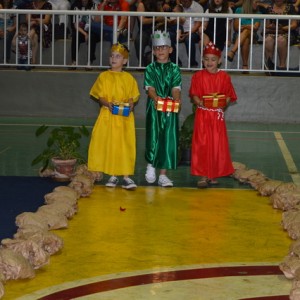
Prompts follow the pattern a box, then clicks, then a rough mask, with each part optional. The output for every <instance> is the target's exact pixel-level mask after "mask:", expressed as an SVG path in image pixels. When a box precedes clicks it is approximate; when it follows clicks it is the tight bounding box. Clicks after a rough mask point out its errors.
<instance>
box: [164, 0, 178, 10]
mask: <svg viewBox="0 0 300 300" xmlns="http://www.w3.org/2000/svg"><path fill="white" fill-rule="evenodd" d="M178 4H180V1H179V0H165V1H163V3H162V10H163V11H165V12H171V11H173V9H174V8H175V6H176V5H178Z"/></svg>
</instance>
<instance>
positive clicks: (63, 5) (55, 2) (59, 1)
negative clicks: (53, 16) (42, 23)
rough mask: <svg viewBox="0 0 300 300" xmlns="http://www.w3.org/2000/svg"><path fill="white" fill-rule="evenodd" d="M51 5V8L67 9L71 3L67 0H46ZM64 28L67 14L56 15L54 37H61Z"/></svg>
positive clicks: (66, 24) (66, 23) (66, 25)
mask: <svg viewBox="0 0 300 300" xmlns="http://www.w3.org/2000/svg"><path fill="white" fill-rule="evenodd" d="M48 2H49V3H51V5H52V9H53V10H69V9H70V8H71V4H70V2H69V1H68V0H48ZM65 28H66V29H68V17H67V15H59V16H58V28H56V29H55V38H63V37H64V31H65Z"/></svg>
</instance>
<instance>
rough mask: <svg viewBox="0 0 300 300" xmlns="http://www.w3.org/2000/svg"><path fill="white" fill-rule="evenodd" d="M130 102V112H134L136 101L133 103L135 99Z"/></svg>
mask: <svg viewBox="0 0 300 300" xmlns="http://www.w3.org/2000/svg"><path fill="white" fill-rule="evenodd" d="M128 103H129V107H130V112H132V111H133V109H134V103H133V101H129V102H128Z"/></svg>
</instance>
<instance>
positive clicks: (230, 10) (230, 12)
mask: <svg viewBox="0 0 300 300" xmlns="http://www.w3.org/2000/svg"><path fill="white" fill-rule="evenodd" d="M221 10H222V7H219V8H216V9H215V11H216V13H218V12H220V11H221ZM205 13H206V14H209V9H207V10H206V11H205ZM227 13H229V14H233V11H232V9H231V8H230V7H228V11H227ZM228 20H229V21H231V20H232V18H228ZM208 21H209V18H205V19H204V22H208Z"/></svg>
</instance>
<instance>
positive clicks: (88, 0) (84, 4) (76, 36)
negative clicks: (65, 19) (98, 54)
mask: <svg viewBox="0 0 300 300" xmlns="http://www.w3.org/2000/svg"><path fill="white" fill-rule="evenodd" d="M92 8H93V1H92V0H76V1H75V2H74V3H73V4H72V7H71V10H74V11H78V10H80V11H86V10H91V9H92ZM89 26H90V16H88V15H74V16H72V25H71V27H72V42H71V58H72V65H73V67H71V68H70V69H71V70H74V69H75V67H74V66H75V65H76V64H77V62H78V59H79V58H78V57H76V53H78V54H79V52H78V50H79V47H80V44H82V43H89V39H90V64H92V63H93V61H94V60H95V49H96V42H95V39H94V38H93V36H91V38H90V36H89Z"/></svg>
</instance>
